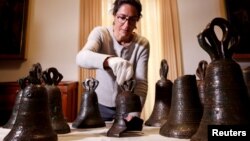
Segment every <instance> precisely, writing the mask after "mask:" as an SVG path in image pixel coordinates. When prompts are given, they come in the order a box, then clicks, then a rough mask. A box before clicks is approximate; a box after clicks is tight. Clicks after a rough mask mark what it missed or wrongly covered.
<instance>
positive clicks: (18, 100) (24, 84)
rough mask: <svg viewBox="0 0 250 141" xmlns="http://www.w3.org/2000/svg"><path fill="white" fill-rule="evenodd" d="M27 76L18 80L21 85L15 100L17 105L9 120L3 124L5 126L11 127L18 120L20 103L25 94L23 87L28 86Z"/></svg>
mask: <svg viewBox="0 0 250 141" xmlns="http://www.w3.org/2000/svg"><path fill="white" fill-rule="evenodd" d="M26 80H27V79H26V78H21V79H19V80H18V84H19V86H20V89H19V90H18V92H17V96H16V100H15V105H14V107H13V110H12V113H11V116H10V119H9V120H8V122H7V123H6V124H5V125H3V128H9V129H11V128H12V127H13V125H14V123H15V121H16V117H17V113H18V109H19V105H20V102H21V97H22V95H23V92H24V91H23V89H24V88H25V87H26V85H27V84H26Z"/></svg>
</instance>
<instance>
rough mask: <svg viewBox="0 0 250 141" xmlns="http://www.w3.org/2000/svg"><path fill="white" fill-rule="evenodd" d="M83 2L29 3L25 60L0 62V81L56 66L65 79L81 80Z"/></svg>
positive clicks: (49, 0) (34, 0) (36, 0)
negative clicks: (78, 58) (34, 66)
mask: <svg viewBox="0 0 250 141" xmlns="http://www.w3.org/2000/svg"><path fill="white" fill-rule="evenodd" d="M79 24H80V0H73V1H72V0H30V1H29V14H28V27H27V37H26V61H0V82H4V81H16V80H17V79H19V78H21V77H24V76H27V75H28V72H29V69H30V68H31V66H32V64H35V63H37V62H39V63H40V64H41V65H42V68H43V69H47V68H49V67H56V68H57V69H58V71H59V72H60V73H62V74H63V76H64V78H63V80H78V67H77V66H76V64H75V55H76V53H77V51H78V48H79V44H80V41H79V40H80V39H79V35H80V33H79V31H80V29H79V27H80V26H79Z"/></svg>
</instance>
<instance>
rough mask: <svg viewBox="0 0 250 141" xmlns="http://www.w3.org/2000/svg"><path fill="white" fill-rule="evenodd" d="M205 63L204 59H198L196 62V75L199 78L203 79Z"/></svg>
mask: <svg viewBox="0 0 250 141" xmlns="http://www.w3.org/2000/svg"><path fill="white" fill-rule="evenodd" d="M207 65H208V63H207V61H205V60H202V61H200V62H199V64H198V68H197V70H196V75H197V76H198V77H199V78H200V80H204V79H205V75H206V69H207Z"/></svg>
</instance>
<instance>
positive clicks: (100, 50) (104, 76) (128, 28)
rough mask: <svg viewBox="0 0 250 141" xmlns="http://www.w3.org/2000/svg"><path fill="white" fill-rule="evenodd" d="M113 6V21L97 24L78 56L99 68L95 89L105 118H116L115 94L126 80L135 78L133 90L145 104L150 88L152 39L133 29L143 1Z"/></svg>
mask: <svg viewBox="0 0 250 141" xmlns="http://www.w3.org/2000/svg"><path fill="white" fill-rule="evenodd" d="M113 6H114V7H113V17H114V21H113V25H112V26H109V27H101V26H98V27H95V28H94V29H93V30H92V31H91V33H90V34H89V37H88V40H87V42H86V44H85V45H84V47H83V49H82V50H81V51H80V52H79V53H78V54H77V56H76V63H77V65H79V66H80V67H83V68H89V69H96V79H97V80H98V81H99V86H98V87H97V88H96V93H97V96H98V102H99V108H100V113H101V116H102V118H103V119H104V120H105V121H110V120H113V118H114V115H115V107H116V105H115V99H116V95H117V94H118V93H120V92H121V88H120V85H122V84H123V83H124V82H125V81H127V80H130V79H135V80H136V86H135V88H134V93H135V94H136V95H138V96H140V99H141V104H142V106H143V105H144V102H145V99H146V95H147V90H148V83H147V70H148V59H149V41H148V40H147V39H146V38H144V37H142V36H140V35H138V34H137V33H135V32H134V29H135V28H136V23H137V22H138V21H139V20H140V18H141V16H142V14H141V10H142V6H141V3H140V1H139V0H116V1H115V2H114V3H113ZM133 116H138V117H140V113H130V114H129V116H128V119H129V118H130V117H133Z"/></svg>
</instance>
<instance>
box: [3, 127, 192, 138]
mask: <svg viewBox="0 0 250 141" xmlns="http://www.w3.org/2000/svg"><path fill="white" fill-rule="evenodd" d="M69 125H70V127H71V132H70V133H67V134H58V141H189V140H190V139H178V138H170V137H165V136H162V135H160V134H159V129H160V128H159V127H149V126H144V127H143V130H142V131H141V132H131V133H126V134H124V136H123V137H120V138H117V137H107V136H106V133H107V131H108V130H109V128H110V126H111V124H110V123H106V127H101V128H88V129H74V128H72V126H71V123H69ZM10 130H11V129H5V128H2V127H0V140H1V141H2V140H3V138H4V137H5V136H6V135H7V134H8V133H9V131H10Z"/></svg>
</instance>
